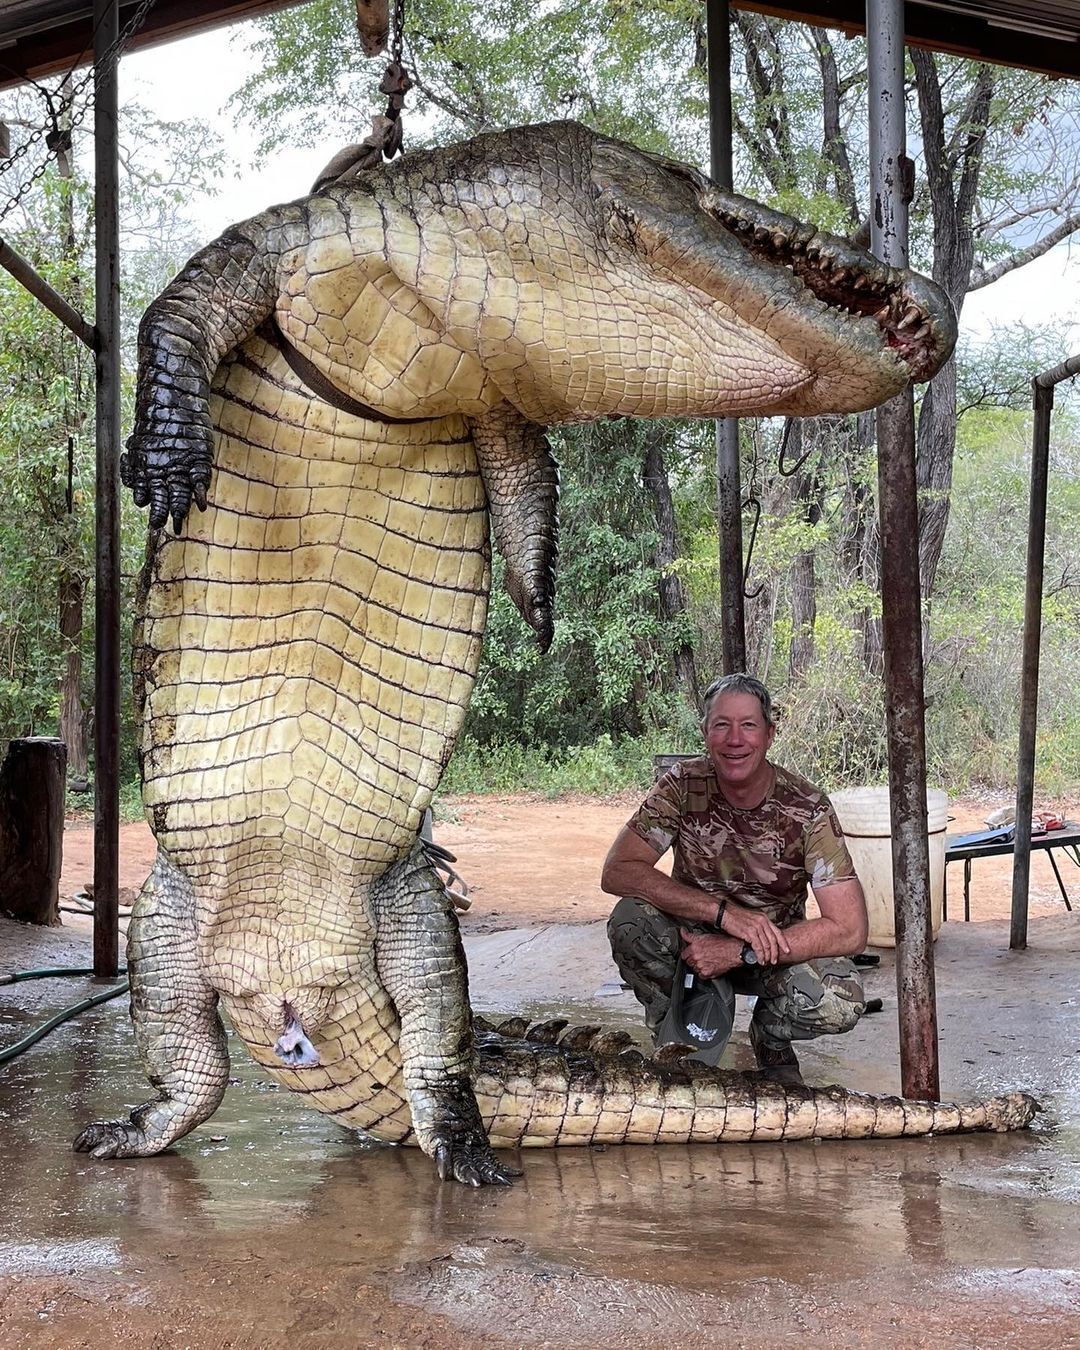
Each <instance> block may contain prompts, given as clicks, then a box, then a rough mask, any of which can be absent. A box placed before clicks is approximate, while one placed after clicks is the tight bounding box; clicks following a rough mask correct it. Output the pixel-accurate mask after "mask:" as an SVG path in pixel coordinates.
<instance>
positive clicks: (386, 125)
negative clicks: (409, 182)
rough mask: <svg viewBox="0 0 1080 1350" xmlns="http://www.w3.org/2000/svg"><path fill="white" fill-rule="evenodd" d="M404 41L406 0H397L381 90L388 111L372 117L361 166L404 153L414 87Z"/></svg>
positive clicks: (358, 164)
mask: <svg viewBox="0 0 1080 1350" xmlns="http://www.w3.org/2000/svg"><path fill="white" fill-rule="evenodd" d="M404 41H405V0H394V14H393V19H392V20H391V25H390V61H389V63H388V65H387V67H386V69H385V70H384V71H383V77H382V79H381V80H380V81H379V93H380V94H385V95H386V96H387V98H386V112H385V113H380V114H379V115H378V116H376V117H373V118H372V119H371V133H370V134H369V135H367V136H365V137H364V139H363V140H362V141H361V142H360V144H361V145H362V146H363V151H362V153H361V154H360V155H359V156H358V158H357V159H356V161H355V167H356V168H357V169H374V168H377V167H378V166H379V165H380V164H381V163H382V162H383V160H384V159H393V158H394V156H395V155H399V154H400V153H401V146H402V127H401V114H402V111H403V110H404V108H405V95H406V94H407V93H408V92H409V90H410V89H411V88H412V87H413V82H412V80H411V79H410V78H409V72H408V71H407V70H406V69H405V61H404V58H403V55H402V48H403V45H404Z"/></svg>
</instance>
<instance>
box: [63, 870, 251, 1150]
mask: <svg viewBox="0 0 1080 1350" xmlns="http://www.w3.org/2000/svg"><path fill="white" fill-rule="evenodd" d="M128 966H129V969H130V971H131V1016H132V1021H133V1023H134V1026H135V1040H136V1043H137V1044H138V1047H139V1054H140V1057H141V1059H142V1061H143V1065H144V1067H145V1069H146V1071H147V1076H148V1077H149V1079H150V1081H151V1083H153V1085H154V1087H156V1088H157V1089H158V1096H157V1098H155V1099H154V1100H153V1101H149V1102H145V1103H144V1104H143V1105H142V1106H137V1107H136V1108H135V1110H134V1111H132V1112H131V1116H130V1118H129V1119H128V1120H96V1121H94V1122H93V1123H92V1124H90V1125H88V1126H87V1127H86V1129H85V1130H83V1132H82V1134H80V1135H79V1137H78V1138H77V1139H76V1140H75V1143H74V1145H73V1147H74V1148H75V1150H76V1152H78V1153H89V1154H91V1156H92V1157H95V1158H136V1157H145V1156H147V1155H148V1154H152V1153H160V1152H161V1151H162V1149H166V1148H168V1147H169V1145H170V1144H172V1143H174V1142H175V1141H176V1140H177V1139H180V1138H181V1137H182V1136H183V1135H185V1134H187V1133H188V1132H189V1131H190V1130H193V1129H194V1128H195V1126H196V1125H201V1124H202V1122H203V1121H204V1120H206V1119H208V1117H210V1116H212V1115H213V1113H214V1112H215V1111H216V1110H217V1108H218V1106H219V1105H220V1103H221V1099H222V1097H223V1096H224V1095H225V1086H226V1084H227V1083H228V1081H229V1053H228V1049H227V1046H226V1041H225V1029H224V1027H223V1026H222V1024H221V1018H220V1017H219V1016H218V1011H217V1002H218V997H217V994H216V993H215V992H214V990H213V989H212V988H211V987H210V985H209V984H208V983H207V981H206V979H205V977H204V976H203V974H202V973H201V971H200V969H199V963H198V959H197V952H196V934H195V899H194V895H193V894H192V891H191V887H190V885H189V884H188V882H187V881H186V880H185V878H184V877H183V875H182V874H181V873H180V872H179V871H177V869H176V868H175V867H174V866H173V865H172V863H170V862H169V861H168V859H167V858H166V857H165V855H164V854H163V853H159V854H158V858H157V862H156V863H155V865H154V870H153V872H152V873H151V874H150V878H149V880H148V881H147V883H146V885H145V887H144V888H143V890H142V893H141V894H140V896H139V899H138V900H137V902H136V904H135V908H134V910H133V911H132V915H131V929H130V934H129V937H128Z"/></svg>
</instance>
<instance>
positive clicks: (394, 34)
mask: <svg viewBox="0 0 1080 1350" xmlns="http://www.w3.org/2000/svg"><path fill="white" fill-rule="evenodd" d="M404 39H405V0H394V19H393V25H392V27H391V29H390V57H391V59H392V60H393V61H394V63H395V64H396V65H399V66H400V65H401V50H402V44H403V42H404Z"/></svg>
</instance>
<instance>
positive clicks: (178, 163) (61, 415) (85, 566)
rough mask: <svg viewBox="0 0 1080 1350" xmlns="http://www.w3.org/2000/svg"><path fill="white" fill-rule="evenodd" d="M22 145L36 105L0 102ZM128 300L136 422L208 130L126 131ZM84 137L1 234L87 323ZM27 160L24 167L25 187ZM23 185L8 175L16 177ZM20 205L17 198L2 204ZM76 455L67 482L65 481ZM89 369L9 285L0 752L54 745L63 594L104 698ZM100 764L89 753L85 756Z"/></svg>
mask: <svg viewBox="0 0 1080 1350" xmlns="http://www.w3.org/2000/svg"><path fill="white" fill-rule="evenodd" d="M0 114H2V115H3V116H5V118H7V119H8V120H9V121H10V123H11V125H12V127H13V128H14V129H15V132H16V135H19V134H22V135H25V134H27V131H28V128H31V127H32V126H33V125H34V123H35V120H36V119H37V118H39V117H40V116H41V115H42V110H41V108H40V106H39V105H38V95H37V93H36V91H34V90H26V89H23V90H20V91H17V92H16V93H15V94H13V95H7V96H5V97H4V99H3V100H2V101H0ZM121 142H122V145H121V161H122V167H123V170H124V172H123V175H122V187H121V222H122V225H121V228H122V238H121V243H122V248H121V258H122V273H123V275H122V290H121V299H122V303H121V315H122V321H123V323H124V326H125V330H126V342H125V345H124V353H123V354H124V357H125V359H126V367H125V369H124V371H123V373H122V381H123V385H122V394H121V397H122V410H123V413H124V419H125V422H127V421H128V420H129V419H130V404H131V398H132V388H133V378H134V370H133V365H134V355H135V353H134V334H135V328H136V326H137V323H138V319H139V316H140V315H141V312H142V310H143V309H144V308H145V306H146V304H147V303H148V302H149V300H150V298H151V297H152V295H153V294H154V293H156V291H157V290H159V289H160V287H161V286H162V285H163V284H164V282H165V281H166V280H167V278H168V276H169V275H170V273H171V272H172V271H174V270H175V268H176V266H177V265H178V264H179V262H180V261H181V260H182V259H183V257H184V256H185V255H186V254H187V253H188V252H190V251H191V248H192V246H193V241H192V237H191V231H190V228H189V227H188V226H187V225H186V223H185V222H184V220H183V218H182V207H184V205H185V204H186V202H187V201H188V199H189V197H190V193H191V192H192V191H193V190H197V189H199V190H205V189H206V187H207V186H208V185H209V183H210V182H211V181H212V179H213V177H214V176H215V175H216V173H217V172H218V171H219V170H220V166H221V162H222V156H221V150H220V146H218V144H217V143H216V142H215V140H214V139H213V138H212V137H210V136H209V134H208V133H207V130H206V128H205V127H203V126H199V125H195V124H169V125H162V124H157V123H155V122H154V121H153V120H152V119H151V118H149V117H148V116H147V114H146V113H145V112H144V111H143V110H141V109H138V108H133V107H128V108H125V109H124V110H123V114H122V119H121ZM85 148H86V146H85V145H84V133H82V132H81V131H80V132H77V133H76V136H75V148H74V153H73V155H72V162H71V165H70V166H69V167H70V170H71V176H62V175H61V174H60V173H59V172H58V170H57V168H56V166H55V165H53V166H51V167H50V168H49V170H48V172H47V173H46V174H45V175H44V176H43V177H42V178H41V180H40V182H38V183H37V184H35V185H34V186H33V187H32V189H31V190H30V192H29V193H28V195H27V196H26V197H25V198H24V199H23V200H22V202H20V204H19V205H18V207H17V208H15V209H14V210H13V211H12V212H11V214H10V215H9V216H8V218H7V219H6V220H5V222H4V225H3V232H4V236H5V238H6V239H7V240H8V242H10V243H11V245H12V246H13V247H14V248H15V249H16V250H17V251H18V252H20V253H22V254H23V255H24V256H25V257H26V258H28V259H29V261H30V262H31V263H32V264H33V265H34V267H35V268H36V269H37V270H38V271H39V272H40V273H41V274H42V275H43V276H44V277H45V278H46V280H48V281H49V282H50V284H51V285H52V286H53V287H54V288H55V289H56V290H58V291H59V292H60V293H61V294H62V295H63V296H64V297H65V298H66V299H67V300H68V301H69V302H70V303H71V304H72V305H73V307H74V308H75V309H76V310H78V311H80V312H81V313H83V314H84V315H89V316H92V315H93V313H94V292H93V279H94V261H93V211H92V205H93V199H92V191H91V189H90V186H89V184H88V182H87V181H86V180H85V179H84V178H83V177H82V176H81V169H82V166H83V165H84V163H85V160H86V156H85V155H84V154H83V150H84V149H85ZM35 162H36V161H35V159H34V157H33V156H31V157H29V158H27V159H24V160H22V161H20V163H19V169H18V170H17V171H21V172H23V173H24V174H25V173H26V172H27V170H28V169H31V168H32V167H33V165H34V163H35ZM17 171H13V172H17ZM8 187H10V188H11V189H14V188H15V187H16V183H14V182H12V183H10V184H9V183H8V182H7V179H5V188H8ZM69 447H70V476H69ZM94 494H95V446H94V360H93V356H92V354H91V353H90V352H88V351H87V350H86V348H84V347H83V346H82V344H81V343H80V342H79V341H78V340H77V339H76V338H75V337H74V336H73V335H72V334H70V333H69V332H68V331H67V329H66V328H64V327H63V326H62V325H61V324H60V322H59V321H58V320H57V319H55V318H54V317H53V316H52V315H51V314H50V313H49V312H48V311H47V310H45V309H44V307H43V306H42V305H41V304H39V303H38V302H37V301H36V300H34V299H33V298H32V297H31V296H30V295H29V294H28V293H27V292H26V291H24V290H23V289H22V287H21V286H19V285H18V284H17V283H16V282H15V281H14V280H13V279H12V278H11V277H10V276H9V275H8V273H7V272H0V501H2V502H3V507H4V509H3V511H2V512H0V739H2V740H7V739H9V738H10V737H12V736H21V735H29V734H46V735H55V734H56V732H57V720H58V712H59V683H60V679H61V676H62V675H63V673H64V670H65V667H66V664H67V658H68V655H69V650H68V643H67V641H66V639H65V638H64V637H63V636H62V635H61V633H60V631H59V628H58V616H59V593H60V589H61V586H62V585H65V586H74V588H75V590H76V591H77V592H78V593H80V594H81V600H82V618H83V623H82V632H81V634H79V635H77V637H76V638H75V639H74V641H73V644H72V645H74V644H75V643H77V645H78V647H79V649H80V651H81V654H82V681H81V688H80V690H79V694H80V699H81V705H82V707H83V709H84V710H86V709H88V708H89V705H90V704H91V703H92V701H93V693H92V691H93V687H94V634H93V629H94V624H93V614H94V601H95V596H94V573H95V564H94ZM145 537H146V517H145V514H144V513H142V512H139V511H137V510H136V509H135V507H134V505H133V504H132V502H131V500H130V497H129V495H128V494H127V493H123V494H122V495H121V573H122V595H121V649H122V651H124V652H126V651H128V650H130V637H131V616H132V608H133V591H134V583H135V578H136V576H137V573H138V571H139V569H140V567H141V564H142V554H143V549H144V541H145ZM121 672H122V681H123V687H122V701H121V772H122V774H125V775H126V776H127V777H128V778H129V779H132V778H133V777H134V770H135V751H134V740H135V729H134V724H133V713H132V708H131V700H130V671H129V663H128V662H127V661H121ZM91 751H92V746H91Z"/></svg>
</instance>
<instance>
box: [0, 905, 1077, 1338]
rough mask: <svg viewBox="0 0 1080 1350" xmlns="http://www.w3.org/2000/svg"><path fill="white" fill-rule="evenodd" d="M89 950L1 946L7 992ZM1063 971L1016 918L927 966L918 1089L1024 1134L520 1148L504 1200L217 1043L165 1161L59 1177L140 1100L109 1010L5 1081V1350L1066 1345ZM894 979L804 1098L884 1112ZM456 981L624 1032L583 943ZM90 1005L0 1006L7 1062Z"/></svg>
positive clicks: (75, 940) (522, 935)
mask: <svg viewBox="0 0 1080 1350" xmlns="http://www.w3.org/2000/svg"><path fill="white" fill-rule="evenodd" d="M87 955H88V948H87V946H86V939H85V936H84V935H78V934H73V933H71V932H68V931H55V930H54V931H53V932H49V933H44V934H42V933H34V932H32V931H31V930H26V929H20V928H17V927H16V926H15V925H8V924H4V923H3V921H0V971H2V970H8V969H26V968H30V967H36V966H43V965H76V964H79V965H82V964H86V963H87V961H86V958H87ZM1078 955H1080V921H1078V920H1077V919H1076V918H1075V917H1073V916H1062V917H1061V918H1060V919H1058V918H1054V919H1048V920H1041V921H1039V922H1038V923H1036V924H1033V925H1032V932H1031V947H1030V948H1029V951H1028V952H1027V953H1025V954H1013V953H1009V952H1008V951H1007V930H1006V929H1005V927H1004V926H1002V925H991V924H980V925H974V924H972V925H962V924H951V925H947V926H946V928H945V930H944V932H943V935H942V938H941V940H940V941H939V943H938V948H937V956H938V1004H939V1014H940V1020H941V1026H942V1037H943V1039H942V1087H943V1095H951V1094H955V1095H958V1096H962V1097H968V1096H973V1095H977V1094H982V1093H985V1092H990V1091H993V1090H997V1089H999V1088H1004V1087H1022V1088H1025V1089H1027V1090H1029V1091H1032V1092H1034V1093H1035V1094H1036V1095H1037V1096H1038V1097H1039V1098H1040V1099H1041V1100H1042V1101H1043V1102H1044V1104H1045V1105H1046V1108H1047V1110H1046V1114H1045V1116H1044V1118H1043V1122H1042V1125H1041V1128H1040V1129H1038V1130H1036V1131H1032V1132H1026V1133H1024V1134H1020V1135H1011V1136H982V1135H975V1136H967V1137H961V1138H959V1139H951V1138H942V1139H932V1140H907V1141H899V1142H895V1143H889V1142H865V1143H851V1144H847V1143H843V1142H831V1141H830V1142H825V1143H820V1144H816V1143H811V1142H807V1143H794V1144H784V1145H780V1144H762V1145H752V1144H728V1145H720V1146H716V1147H712V1146H703V1145H697V1146H692V1147H664V1148H649V1147H641V1148H608V1149H580V1150H578V1149H551V1150H532V1151H527V1152H525V1153H524V1154H523V1155H522V1157H521V1164H522V1166H523V1167H524V1171H525V1175H524V1177H523V1178H522V1179H521V1181H519V1182H518V1183H517V1184H516V1185H515V1186H514V1187H513V1188H512V1189H510V1190H506V1191H503V1190H492V1189H487V1190H482V1191H475V1192H474V1191H470V1190H467V1189H466V1188H464V1187H457V1186H450V1185H440V1184H439V1182H438V1181H437V1180H436V1178H435V1175H434V1171H433V1169H432V1167H431V1164H430V1163H429V1162H428V1161H427V1159H426V1158H424V1157H423V1156H422V1155H421V1154H420V1153H419V1152H417V1151H416V1150H412V1149H390V1148H378V1147H374V1148H373V1147H371V1146H367V1145H365V1144H363V1143H361V1142H360V1141H358V1140H357V1139H356V1138H355V1137H353V1136H351V1135H349V1134H348V1133H346V1132H344V1131H342V1130H340V1129H339V1128H338V1127H337V1126H335V1125H333V1124H332V1123H331V1122H329V1121H328V1120H325V1119H324V1118H322V1117H320V1116H318V1115H317V1114H314V1113H312V1112H310V1111H309V1110H307V1109H306V1108H305V1107H304V1106H303V1105H302V1104H301V1103H300V1102H299V1101H298V1100H297V1099H296V1098H294V1097H291V1096H290V1095H289V1094H287V1093H285V1092H283V1091H280V1090H278V1089H277V1088H276V1087H274V1086H272V1085H270V1084H268V1083H266V1082H264V1081H263V1080H262V1079H261V1077H260V1076H259V1074H258V1073H257V1072H256V1071H255V1070H254V1068H253V1067H252V1066H251V1065H250V1063H249V1062H248V1061H247V1058H246V1055H245V1053H244V1051H243V1049H242V1047H240V1046H239V1045H236V1046H235V1047H234V1051H235V1053H234V1058H233V1065H234V1072H235V1075H236V1078H235V1082H234V1083H233V1085H232V1087H231V1088H230V1090H229V1092H228V1093H227V1094H226V1099H225V1102H224V1104H223V1105H222V1107H221V1109H220V1110H219V1111H218V1112H217V1114H216V1115H215V1116H214V1117H213V1118H212V1120H210V1121H209V1122H207V1123H206V1124H205V1125H203V1126H202V1127H201V1128H200V1129H199V1130H197V1131H196V1132H195V1133H193V1134H192V1135H190V1136H189V1137H188V1138H187V1139H185V1140H183V1141H182V1142H181V1143H180V1144H179V1145H178V1146H177V1148H176V1150H175V1152H173V1153H171V1154H167V1155H164V1156H162V1157H159V1158H152V1159H142V1160H126V1161H119V1162H109V1163H101V1162H93V1161H92V1160H90V1159H88V1158H86V1157H85V1156H82V1155H78V1154H74V1153H72V1152H71V1151H70V1141H71V1139H72V1138H73V1137H74V1135H75V1134H76V1133H77V1132H78V1130H79V1129H80V1128H81V1126H82V1125H83V1124H84V1123H85V1122H86V1121H87V1120H89V1119H92V1118H95V1117H100V1116H102V1115H114V1114H116V1113H117V1111H118V1109H119V1108H121V1107H123V1108H126V1107H129V1106H130V1105H132V1104H134V1103H137V1102H139V1101H141V1100H143V1099H145V1097H146V1096H147V1095H148V1093H147V1089H146V1085H145V1083H144V1081H143V1078H142V1074H141V1071H140V1069H139V1067H138V1065H137V1062H136V1060H135V1055H134V1051H133V1046H132V1042H131V1035H130V1029H129V1026H128V1023H127V1018H126V1013H125V1003H126V1000H124V999H120V1000H117V1001H116V1002H114V1003H110V1004H106V1005H104V1006H102V1007H99V1008H96V1009H93V1010H91V1011H90V1012H88V1013H85V1014H84V1015H83V1016H81V1017H80V1018H78V1019H77V1020H75V1021H74V1022H72V1023H69V1024H68V1025H66V1026H65V1027H63V1028H62V1029H60V1030H58V1031H57V1032H55V1033H54V1034H53V1035H52V1036H50V1037H49V1038H48V1039H46V1040H45V1041H43V1042H41V1043H40V1044H39V1045H38V1046H36V1047H34V1048H33V1049H32V1050H30V1051H29V1052H27V1053H26V1054H24V1055H22V1056H20V1057H19V1058H18V1059H16V1060H14V1061H13V1062H11V1063H10V1064H8V1065H7V1066H4V1067H0V1344H3V1345H4V1346H5V1347H10V1348H11V1350H16V1348H17V1347H23V1346H34V1347H37V1346H63V1347H76V1346H78V1347H81V1346H87V1347H89V1346H94V1347H108V1346H113V1345H116V1346H121V1345H122V1346H148V1347H157V1346H161V1347H173V1346H177V1347H179V1346H192V1347H199V1350H202V1348H203V1347H218V1346H222V1347H223V1346H243V1347H264V1346H265V1347H277V1346H282V1347H284V1346H289V1347H308V1346H311V1347H321V1346H331V1345H333V1346H336V1347H350V1346H409V1347H413V1346H418V1347H427V1346H432V1347H436V1346H446V1347H451V1348H454V1347H465V1346H499V1347H503V1346H506V1347H542V1346H552V1347H578V1346H586V1345H588V1346H595V1347H607V1346H613V1347H616V1346H617V1347H621V1346H631V1345H633V1346H636V1347H637V1346H657V1347H659V1346H664V1347H668V1346H682V1345H708V1346H732V1347H738V1346H747V1347H751V1346H753V1347H770V1346H777V1347H786V1346H789V1345H790V1346H794V1345H799V1346H806V1345H822V1346H824V1345H829V1346H836V1347H848V1346H872V1347H877V1346H890V1347H909V1346H910V1347H923V1346H930V1345H936V1344H939V1343H941V1344H946V1343H947V1344H949V1345H959V1346H971V1347H978V1348H979V1350H984V1348H985V1350H988V1348H989V1347H998V1346H1002V1347H1004V1346H1008V1347H1014V1346H1015V1347H1025V1348H1026V1347H1032V1348H1033V1350H1039V1348H1041V1347H1047V1350H1050V1347H1053V1348H1054V1350H1058V1347H1065V1346H1080V1222H1078V1220H1080V1148H1078V1143H1080V1054H1078V1049H1080V1000H1078V993H1077V988H1076V986H1077V973H1078V971H1080V961H1078V959H1077V958H1078ZM890 960H891V958H890V956H889V954H888V953H886V954H884V960H883V965H882V967H881V968H880V969H879V970H876V971H871V972H870V973H869V980H868V983H869V985H870V989H869V992H870V993H871V994H873V993H879V994H881V995H882V996H883V997H884V998H885V1000H886V1012H885V1013H884V1014H883V1015H880V1016H877V1017H872V1018H867V1019H865V1020H864V1021H863V1023H862V1024H861V1025H860V1026H859V1027H858V1028H857V1029H856V1030H855V1031H854V1032H852V1033H851V1034H850V1035H848V1036H846V1037H843V1038H833V1039H832V1040H831V1041H828V1042H823V1043H818V1044H817V1045H815V1046H808V1047H807V1048H806V1050H805V1052H804V1053H803V1063H804V1070H805V1072H806V1075H807V1078H808V1080H810V1081H812V1082H816V1083H819V1084H822V1083H826V1082H831V1081H841V1082H844V1083H847V1084H848V1085H850V1086H855V1087H861V1088H864V1089H873V1090H879V1091H892V1090H895V1089H896V1087H897V1086H898V1082H897V1078H898V1075H897V1069H896V1063H897V1058H896V1049H895V1045H896V1026H895V995H894V992H893V976H892V970H891V966H890ZM470 962H471V969H472V985H473V1001H474V1004H475V1005H476V1006H477V1007H480V1008H491V1009H495V1010H499V1011H511V1010H513V1011H518V1010H533V1011H535V1012H537V1013H538V1014H547V1013H549V1012H551V1011H552V1010H553V1009H556V1008H558V1009H563V1010H565V1011H566V1012H572V1013H573V1014H574V1016H575V1020H587V1021H597V1020H604V1021H605V1022H607V1023H609V1024H616V1025H623V1026H627V1027H630V1028H632V1029H634V1028H637V1027H638V1026H639V1023H638V1019H637V1014H636V1010H635V1007H634V1004H633V1000H632V998H630V996H629V995H627V994H625V993H624V992H620V991H619V990H618V988H617V986H615V985H613V984H612V976H613V970H612V967H611V966H610V962H609V960H608V958H607V957H606V954H605V951H604V946H603V933H602V930H601V929H599V927H598V926H596V925H590V926H586V927H574V928H548V929H542V930H518V931H517V932H516V933H499V934H492V935H490V936H489V937H485V938H478V939H475V940H474V941H473V942H472V943H471V944H470ZM94 988H95V986H94V985H93V984H92V982H91V981H89V980H82V979H74V980H65V981H62V982H59V981H40V982H34V983H26V984H19V985H14V986H8V987H5V988H0V1046H2V1045H6V1044H9V1043H11V1042H12V1041H13V1040H15V1039H17V1038H18V1037H19V1036H20V1035H21V1034H24V1032H25V1030H27V1029H28V1028H29V1027H30V1026H32V1025H34V1024H36V1023H37V1022H38V1021H40V1020H41V1019H42V1017H43V1016H46V1015H48V1013H50V1012H52V1011H55V1010H56V1009H57V1008H59V1007H61V1006H64V1005H65V1004H67V1003H70V1002H74V1001H75V1000H77V999H78V998H80V997H83V996H85V995H86V994H87V993H88V992H92V991H93V990H94ZM742 1002H743V1001H742V1000H740V1003H742ZM746 1016H747V1013H746V1010H745V1008H743V1009H742V1010H741V1012H740V1018H741V1022H740V1026H745V1020H746ZM732 1054H733V1062H734V1063H735V1064H736V1065H738V1064H740V1063H742V1062H745V1061H746V1059H747V1056H748V1050H747V1048H746V1045H745V1036H744V1035H741V1034H740V1035H738V1036H737V1044H736V1045H735V1046H734V1047H733V1052H732Z"/></svg>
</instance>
